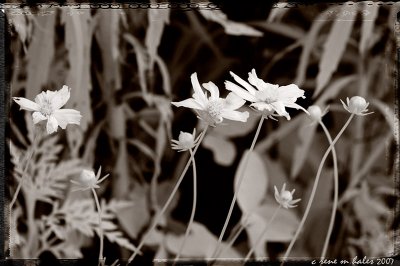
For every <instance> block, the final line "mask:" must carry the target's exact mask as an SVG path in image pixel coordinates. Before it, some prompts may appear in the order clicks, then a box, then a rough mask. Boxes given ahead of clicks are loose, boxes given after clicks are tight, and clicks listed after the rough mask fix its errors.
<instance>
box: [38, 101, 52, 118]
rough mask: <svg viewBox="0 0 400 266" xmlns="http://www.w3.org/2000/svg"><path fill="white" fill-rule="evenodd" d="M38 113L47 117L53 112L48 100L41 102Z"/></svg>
mask: <svg viewBox="0 0 400 266" xmlns="http://www.w3.org/2000/svg"><path fill="white" fill-rule="evenodd" d="M40 112H41V113H42V114H43V115H44V116H49V115H51V114H52V113H53V112H54V111H53V106H52V105H51V102H50V101H49V100H47V99H46V100H44V101H43V103H42V105H41V106H40Z"/></svg>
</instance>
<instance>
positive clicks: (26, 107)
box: [13, 97, 40, 111]
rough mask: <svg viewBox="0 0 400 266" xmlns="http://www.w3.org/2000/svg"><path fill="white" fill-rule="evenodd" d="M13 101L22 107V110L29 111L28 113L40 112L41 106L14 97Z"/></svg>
mask: <svg viewBox="0 0 400 266" xmlns="http://www.w3.org/2000/svg"><path fill="white" fill-rule="evenodd" d="M13 100H14V101H15V102H16V103H17V104H18V105H19V106H20V109H23V110H27V111H39V110H40V106H39V105H38V104H37V103H35V102H32V101H31V100H28V99H26V98H23V97H13Z"/></svg>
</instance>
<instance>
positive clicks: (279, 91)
mask: <svg viewBox="0 0 400 266" xmlns="http://www.w3.org/2000/svg"><path fill="white" fill-rule="evenodd" d="M230 74H231V75H232V77H233V78H234V79H235V80H236V82H238V83H239V84H240V85H242V86H243V87H244V88H245V89H243V88H242V87H240V86H238V85H236V84H234V83H232V82H230V81H226V82H225V86H226V89H227V90H230V91H232V92H234V93H236V94H237V95H238V96H240V97H241V98H243V99H244V100H247V101H249V102H252V104H251V105H250V106H251V107H254V108H255V109H257V110H258V111H261V112H267V115H268V116H269V115H270V114H271V113H272V114H273V113H274V112H276V113H277V114H278V115H279V116H284V117H286V119H287V120H290V116H289V114H288V113H287V112H286V109H285V107H289V108H295V109H301V110H303V111H304V112H306V113H307V111H306V110H305V109H304V108H303V107H301V106H300V105H298V104H296V103H295V102H296V101H297V98H300V97H301V98H305V96H304V90H301V89H299V87H297V85H295V84H290V85H287V86H281V87H280V86H279V85H274V84H270V83H266V82H264V81H263V80H262V79H259V78H258V77H257V74H256V71H255V70H254V69H252V72H251V73H249V78H248V80H249V82H250V84H251V85H253V86H254V87H255V88H254V87H253V86H251V85H250V84H249V83H247V82H246V81H244V80H243V79H241V78H240V77H239V76H237V75H236V74H235V73H233V72H230Z"/></svg>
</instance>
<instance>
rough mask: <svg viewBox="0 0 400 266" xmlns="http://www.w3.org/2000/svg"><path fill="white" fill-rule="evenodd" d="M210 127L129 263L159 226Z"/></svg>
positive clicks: (201, 137) (204, 131)
mask: <svg viewBox="0 0 400 266" xmlns="http://www.w3.org/2000/svg"><path fill="white" fill-rule="evenodd" d="M207 129H208V125H207V126H206V127H205V128H204V130H203V132H202V133H201V136H200V139H199V141H198V143H197V145H196V147H195V148H194V151H193V153H192V154H191V156H190V158H189V160H188V162H187V163H186V166H185V168H184V169H183V172H182V174H181V176H180V177H179V179H178V181H177V182H176V184H175V187H174V189H173V190H172V192H171V194H170V195H169V198H168V199H167V202H166V203H165V204H164V207H163V208H162V209H161V211H160V212H159V213H158V214H157V215H156V217H155V219H154V221H153V223H152V225H151V227H150V228H149V230H147V232H146V233H145V235H144V236H143V238H142V240H141V241H140V243H139V245H138V246H137V248H136V250H135V251H134V252H133V254H132V255H131V256H130V257H129V259H128V264H129V263H130V262H131V261H132V260H133V259H134V258H135V257H136V255H137V254H138V253H139V251H140V249H141V248H142V247H143V245H144V242H145V240H146V238H147V237H148V236H149V234H150V233H151V232H152V231H153V230H154V228H155V227H156V226H157V224H158V222H159V221H160V219H161V217H162V215H163V213H164V212H165V211H166V210H167V207H168V206H169V204H170V203H171V201H172V199H173V197H174V196H175V194H176V192H177V191H178V187H179V185H180V184H181V182H182V180H183V177H184V176H185V174H186V172H187V170H188V168H189V165H190V163H191V162H192V160H193V157H194V155H195V154H196V151H197V149H198V148H199V146H200V143H201V142H202V140H203V138H204V136H205V134H206V132H207Z"/></svg>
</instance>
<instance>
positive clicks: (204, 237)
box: [165, 222, 240, 259]
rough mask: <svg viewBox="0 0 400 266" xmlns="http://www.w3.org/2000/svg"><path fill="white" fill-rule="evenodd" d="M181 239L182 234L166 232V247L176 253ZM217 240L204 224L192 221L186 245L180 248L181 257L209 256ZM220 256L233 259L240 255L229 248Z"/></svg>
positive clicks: (223, 247) (223, 245) (182, 237)
mask: <svg viewBox="0 0 400 266" xmlns="http://www.w3.org/2000/svg"><path fill="white" fill-rule="evenodd" d="M183 239H184V235H180V236H176V235H174V234H167V235H166V236H165V247H166V249H167V250H168V251H170V252H172V253H174V254H177V252H178V250H179V248H180V246H181V243H182V241H183ZM217 242H218V241H217V238H216V237H215V236H214V235H213V234H212V233H211V232H210V231H209V230H208V229H207V228H206V227H205V226H204V225H202V224H200V223H197V222H194V223H193V224H192V227H191V228H190V233H189V236H188V238H187V241H186V245H185V246H184V247H183V249H182V253H181V257H186V258H210V257H211V256H212V254H213V252H214V249H215V248H216V246H217ZM225 245H226V244H225V243H223V244H222V245H221V247H222V248H221V250H223V249H225ZM220 257H226V258H230V259H233V258H240V255H239V254H238V253H237V252H236V251H235V250H233V249H232V248H229V249H227V251H226V252H225V253H222V254H221V255H220Z"/></svg>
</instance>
